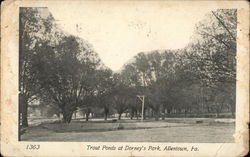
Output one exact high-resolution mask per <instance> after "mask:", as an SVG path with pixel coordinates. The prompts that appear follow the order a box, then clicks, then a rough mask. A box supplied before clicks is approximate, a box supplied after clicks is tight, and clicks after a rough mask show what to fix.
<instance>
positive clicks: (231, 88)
mask: <svg viewBox="0 0 250 157" xmlns="http://www.w3.org/2000/svg"><path fill="white" fill-rule="evenodd" d="M39 2H40V3H36V2H32V3H24V2H23V1H16V2H15V1H14V2H13V3H9V4H10V6H11V5H13V6H15V8H16V12H15V15H16V16H17V17H15V19H16V21H15V25H16V27H15V28H16V29H15V30H17V33H16V34H14V35H15V40H13V41H14V42H12V44H11V43H10V44H6V45H7V46H6V47H10V49H9V50H8V51H10V50H11V49H12V50H13V52H14V51H15V53H11V55H12V56H15V57H13V58H11V57H8V54H7V52H8V51H3V52H4V55H2V54H1V55H2V56H1V59H2V58H3V57H6V58H9V59H10V58H11V62H9V61H7V59H6V63H7V64H5V63H4V62H3V61H1V64H3V65H6V66H7V68H10V67H12V66H13V67H15V68H14V69H15V70H12V71H11V70H10V72H9V71H8V70H7V72H5V71H4V70H3V69H1V75H3V76H4V78H3V79H2V81H1V83H2V84H4V82H3V80H6V82H8V81H10V82H13V85H14V87H13V88H16V87H17V88H16V89H15V90H13V91H15V92H8V90H7V91H5V93H7V94H8V95H10V96H11V97H8V99H7V97H4V98H3V96H4V94H3V95H1V99H3V100H1V101H2V102H3V103H4V104H6V105H9V106H11V105H10V104H15V105H12V107H13V108H15V109H14V110H8V111H7V110H5V109H7V108H8V107H5V108H3V107H2V105H1V112H4V113H1V114H2V116H1V117H4V118H1V123H2V121H5V124H3V125H4V126H7V127H6V128H8V127H10V126H11V125H13V126H15V129H14V128H13V129H11V130H12V131H11V132H9V133H7V134H8V136H11V134H12V133H13V132H15V133H13V134H14V135H15V136H14V139H13V140H15V141H16V142H17V143H18V144H24V142H25V143H27V145H26V144H25V145H24V146H23V148H22V149H25V151H28V150H29V151H30V150H32V151H35V150H37V151H38V150H39V151H40V149H41V151H42V149H43V151H45V150H44V149H45V146H44V145H45V144H42V143H43V142H46V143H50V142H55V143H57V142H59V143H61V142H63V143H67V142H78V143H79V145H80V142H81V143H82V142H84V143H85V144H84V150H85V151H87V152H90V151H92V152H95V151H110V152H109V153H111V151H112V150H113V151H128V152H127V153H128V155H129V152H130V153H131V154H130V155H131V156H132V155H133V154H132V153H133V152H138V153H143V151H151V153H153V151H156V152H160V153H161V155H163V156H165V155H164V151H171V152H175V151H177V152H181V153H185V152H186V153H187V152H194V153H197V152H199V151H202V152H206V153H207V154H206V155H208V156H210V155H211V156H212V155H215V156H216V155H217V154H219V153H220V152H219V151H220V149H221V147H222V145H220V146H219V148H218V150H217V149H216V151H215V154H209V150H206V151H204V149H202V148H200V147H198V146H197V147H196V145H195V144H196V143H200V144H211V146H212V145H213V144H219V143H220V144H231V145H232V148H233V146H235V144H236V142H237V138H239V139H242V138H243V137H244V138H245V137H246V136H245V135H244V136H243V135H242V134H243V133H245V131H246V132H247V130H248V129H245V130H244V128H245V127H247V124H246V123H245V122H246V121H248V118H249V117H248V116H247V115H246V114H242V113H247V114H248V108H246V109H245V111H242V110H243V109H244V108H243V107H244V106H243V105H242V104H244V105H246V106H245V107H248V105H249V99H248V98H246V96H249V93H248V94H245V95H244V93H247V92H245V89H248V87H249V84H243V85H242V84H241V85H240V83H242V80H243V81H247V78H249V77H247V76H246V77H244V76H245V74H246V73H248V69H247V68H249V65H248V64H249V60H248V59H249V47H248V45H246V46H245V47H244V45H243V46H242V44H244V43H243V42H241V44H239V41H240V40H241V39H248V36H244V35H245V34H243V32H242V31H245V30H244V29H245V28H247V30H248V27H249V23H248V22H249V21H247V22H246V25H247V27H242V26H240V24H242V23H241V22H242V19H243V18H242V17H243V13H244V11H245V12H246V10H244V9H242V8H241V7H242V6H243V3H236V2H235V4H238V5H231V3H230V2H228V3H226V1H225V2H224V3H225V5H224V3H219V2H218V3H215V2H214V3H212V2H211V5H207V4H209V3H208V2H200V3H198V2H199V1H196V2H193V1H190V3H189V2H181V1H179V2H173V1H136V0H131V1H121V2H118V1H88V0H87V1H72V2H69V1H62V2H61V3H59V2H57V1H54V2H53V1H51V3H50V2H48V1H45V2H42V1H39ZM191 2H192V3H191ZM220 4H221V5H220ZM244 4H248V3H244ZM4 9H5V8H4V7H2V10H4ZM5 12H6V14H7V12H11V10H8V11H6V10H5ZM245 15H248V12H247V14H244V17H246V16H245ZM3 17H5V18H4V19H2V20H6V21H7V17H6V16H3ZM239 18H240V19H239ZM239 20H241V22H239ZM244 26H245V25H244ZM8 27H9V26H8V25H3V26H2V28H1V29H8ZM13 30H14V29H13ZM245 32H247V31H245ZM245 32H244V33H245ZM2 34H4V33H2ZM242 34H243V35H242ZM4 35H6V34H4ZM242 36H243V37H242ZM10 41H12V40H10ZM5 42H8V39H7V38H5ZM15 42H16V43H15ZM14 43H15V44H14ZM11 45H12V46H11ZM2 46H3V44H2ZM11 47H12V48H11ZM15 47H16V48H15ZM2 50H4V49H2ZM240 52H242V53H240ZM243 54H246V55H245V56H243ZM9 55H10V54H9ZM242 56H243V57H242ZM247 57H248V58H247ZM239 58H241V59H244V58H245V59H246V61H241V62H240V61H239ZM2 60H3V59H2ZM243 63H244V65H243V66H244V67H245V69H242V67H243V66H242V64H243ZM245 63H246V64H245ZM246 65H247V66H246ZM239 69H240V70H244V72H243V73H240V70H239ZM246 71H247V72H246ZM7 73H8V74H9V73H10V74H14V75H15V77H12V78H13V79H12V78H11V77H6V76H7V75H6V74H7ZM243 75H244V76H243ZM242 77H243V79H242ZM7 78H9V79H7ZM7 80H8V81H7ZM7 85H8V86H10V85H11V84H8V83H6V84H5V88H3V87H2V88H1V92H2V91H3V90H5V89H6V87H8V86H7ZM244 85H245V86H244ZM241 89H243V90H241ZM240 92H242V93H243V94H239V93H240ZM13 93H14V94H13ZM7 94H6V95H7ZM13 95H14V96H13ZM241 97H244V98H241ZM5 98H6V100H5ZM240 100H242V101H240ZM243 100H244V102H243ZM245 100H248V101H247V102H246V101H245ZM237 104H241V107H238V106H240V105H237ZM238 108H240V109H238ZM12 111H13V112H12ZM11 112H12V113H11ZM239 114H240V115H239ZM3 115H7V116H3ZM8 115H9V116H8ZM10 115H11V117H13V119H12V120H11V122H9V121H8V120H9V119H7V118H8V117H10ZM244 116H247V117H245V118H247V120H244V121H243V120H241V119H240V118H244ZM236 123H237V124H236ZM8 125H9V126H8ZM1 127H3V126H1ZM237 128H239V129H237ZM13 130H15V131H13ZM2 133H3V130H2ZM2 133H1V134H2ZM3 134H6V133H5V132H4V133H3ZM241 135H242V136H241ZM247 137H248V136H247ZM6 139H7V138H6ZM245 140H246V139H245ZM247 140H248V139H247ZM2 142H4V141H2ZM103 143H107V144H103ZM115 143H117V144H118V145H116V144H115ZM119 143H126V145H123V146H120V145H119ZM158 143H168V145H164V146H163V145H157V144H158ZM171 143H172V145H171ZM178 143H179V144H180V145H178ZM183 143H188V144H191V145H190V146H183ZM243 143H244V142H243ZM129 144H131V145H129ZM136 144H140V145H139V146H138V145H136ZM144 144H145V145H144ZM148 144H152V145H148ZM173 144H174V145H173ZM244 144H246V143H244ZM76 145H77V144H76V143H75V146H76ZM20 146H21V145H20ZM72 146H73V145H72ZM17 148H18V147H17ZM227 148H229V149H230V147H227ZM245 148H246V146H245V147H242V149H238V147H237V149H238V150H237V151H239V152H241V153H242V152H244V151H248V146H247V150H246V149H245ZM1 149H2V148H1ZM57 149H58V150H59V149H61V151H62V152H64V151H66V149H67V148H66V147H65V148H64V147H61V148H59V147H58V148H57ZM63 149H65V150H63ZM221 150H222V154H223V153H224V155H225V152H226V151H225V150H224V148H222V149H221ZM15 151H16V150H15ZM19 151H20V150H19ZM72 151H73V149H72ZM232 151H235V152H236V148H235V149H232ZM75 152H77V151H75ZM212 152H214V151H212ZM29 153H31V152H29ZM99 153H100V152H99ZM144 153H145V152H144ZM24 154H25V153H24ZM86 154H88V153H86ZM33 155H34V154H33ZM50 155H51V154H50ZM88 155H90V156H91V155H93V154H91V153H90V154H88ZM88 155H86V156H88ZM95 155H96V154H94V156H95ZM103 155H104V154H103ZM106 155H107V154H106ZM106 155H105V156H106ZM109 155H111V154H109ZM113 155H114V154H113ZM123 155H124V154H123ZM140 155H142V154H140ZM144 155H145V154H144ZM148 155H149V156H152V155H153V154H148ZM168 155H171V154H168ZM183 155H185V154H182V155H181V156H183ZM195 155H205V154H204V153H203V154H195ZM195 155H194V156H195ZM72 156H75V155H72ZM83 156H85V154H84V155H83ZM125 156H127V155H125ZM166 156H167V155H166ZM219 156H220V155H219Z"/></svg>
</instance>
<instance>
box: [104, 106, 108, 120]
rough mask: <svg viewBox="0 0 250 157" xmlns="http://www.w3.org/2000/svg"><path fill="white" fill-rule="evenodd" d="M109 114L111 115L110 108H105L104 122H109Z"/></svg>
mask: <svg viewBox="0 0 250 157" xmlns="http://www.w3.org/2000/svg"><path fill="white" fill-rule="evenodd" d="M108 113H109V110H108V108H106V107H105V108H104V120H107V119H108Z"/></svg>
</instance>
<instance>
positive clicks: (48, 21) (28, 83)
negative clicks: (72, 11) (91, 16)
mask: <svg viewBox="0 0 250 157" xmlns="http://www.w3.org/2000/svg"><path fill="white" fill-rule="evenodd" d="M42 13H44V14H42ZM19 19H20V21H19V39H20V40H19V42H20V43H19V45H20V47H19V91H20V94H19V106H20V114H21V115H22V126H24V127H27V126H28V120H27V113H28V111H27V110H28V104H29V103H30V102H31V101H33V100H34V99H36V98H37V94H39V92H40V88H41V86H40V85H39V83H38V80H37V73H39V72H38V71H37V69H36V66H35V64H36V60H35V56H36V54H37V53H38V52H39V51H40V48H41V47H40V46H39V45H40V44H41V43H42V42H46V41H48V39H51V37H52V36H55V35H57V33H58V32H56V31H55V30H54V27H55V23H54V18H53V17H52V15H51V14H50V13H49V12H48V10H47V8H20V12H19ZM19 116H20V115H19Z"/></svg>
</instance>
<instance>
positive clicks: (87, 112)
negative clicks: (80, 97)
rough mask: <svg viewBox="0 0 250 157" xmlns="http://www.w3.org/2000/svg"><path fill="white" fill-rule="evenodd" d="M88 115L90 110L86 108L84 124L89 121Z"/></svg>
mask: <svg viewBox="0 0 250 157" xmlns="http://www.w3.org/2000/svg"><path fill="white" fill-rule="evenodd" d="M89 114H90V108H87V111H86V119H85V120H86V122H87V121H89Z"/></svg>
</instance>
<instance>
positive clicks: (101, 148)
mask: <svg viewBox="0 0 250 157" xmlns="http://www.w3.org/2000/svg"><path fill="white" fill-rule="evenodd" d="M86 149H87V150H88V151H115V150H118V151H138V152H140V151H199V148H198V147H196V146H189V147H185V146H170V145H161V146H157V145H154V146H150V145H149V146H143V145H141V146H129V145H120V146H117V145H116V146H115V145H86Z"/></svg>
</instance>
